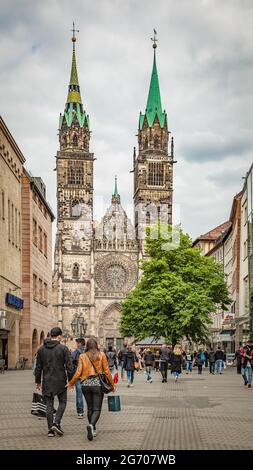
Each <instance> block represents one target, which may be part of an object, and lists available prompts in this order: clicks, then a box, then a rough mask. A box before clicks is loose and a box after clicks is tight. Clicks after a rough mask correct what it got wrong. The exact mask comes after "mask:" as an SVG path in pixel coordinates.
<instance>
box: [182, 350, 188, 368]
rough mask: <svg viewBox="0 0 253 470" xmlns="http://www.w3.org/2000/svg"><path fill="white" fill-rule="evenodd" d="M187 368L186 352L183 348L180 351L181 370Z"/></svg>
mask: <svg viewBox="0 0 253 470" xmlns="http://www.w3.org/2000/svg"><path fill="white" fill-rule="evenodd" d="M186 368H187V354H186V352H185V351H184V350H183V351H182V369H183V370H186Z"/></svg>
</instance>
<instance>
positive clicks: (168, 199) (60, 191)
mask: <svg viewBox="0 0 253 470" xmlns="http://www.w3.org/2000/svg"><path fill="white" fill-rule="evenodd" d="M72 46H73V50H72V66H71V74H70V82H69V87H68V95H67V101H66V105H65V109H64V112H63V113H62V114H60V119H59V143H60V149H59V151H58V152H57V156H56V170H57V235H56V245H55V270H54V275H53V308H54V310H55V314H56V316H57V319H58V324H59V326H60V327H61V328H62V329H63V333H64V335H65V338H66V339H67V340H68V339H69V340H71V338H74V337H77V336H80V335H85V336H86V337H89V336H95V337H97V338H98V339H99V343H100V346H101V347H106V346H107V345H108V343H110V344H114V347H115V348H117V349H118V348H120V347H121V345H122V342H123V339H122V338H121V335H120V332H119V318H120V314H119V311H120V302H121V300H122V299H123V298H124V297H125V295H126V294H127V292H128V291H129V290H131V289H132V288H133V287H134V286H135V284H136V283H137V280H138V275H139V274H138V260H139V258H140V257H142V256H143V254H142V251H143V240H142V239H141V237H142V236H143V232H144V229H143V220H145V222H148V223H149V221H150V219H151V217H152V214H153V213H154V211H155V213H156V214H157V215H158V217H159V214H160V210H161V207H163V208H164V207H166V211H167V219H168V223H171V221H172V193H173V156H174V155H173V153H174V148H173V147H174V146H173V138H172V139H171V140H170V139H169V132H168V122H167V114H166V112H165V111H164V110H163V109H162V104H161V96H160V89H159V80H158V73H157V66H156V47H157V39H156V34H155V35H154V38H153V48H154V56H153V69H152V75H151V81H150V87H149V93H148V99H147V105H146V109H145V113H143V114H142V113H140V116H139V128H138V151H137V152H136V149H135V148H134V154H133V175H134V195H133V200H134V208H135V211H134V210H133V212H135V214H134V225H132V223H131V221H130V220H129V219H128V217H127V214H126V212H125V211H124V209H123V208H122V206H121V200H120V195H119V191H118V185H117V179H115V187H114V192H113V195H112V200H111V205H110V207H108V209H107V211H106V213H105V215H104V217H103V218H102V220H101V222H100V223H99V224H96V223H95V222H94V220H93V188H94V186H93V184H94V183H93V179H94V178H93V175H94V160H95V158H94V154H93V153H91V152H90V135H91V131H90V122H89V116H88V114H87V113H86V111H85V109H84V106H83V102H82V97H81V92H80V85H79V80H78V73H77V63H76V37H75V29H74V28H73V37H72ZM108 163H109V162H108ZM130 165H131V163H130V162H129V166H130ZM141 214H142V215H141ZM143 217H144V219H143ZM140 221H142V222H140ZM141 226H142V229H140V227H141Z"/></svg>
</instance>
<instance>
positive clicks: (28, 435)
mask: <svg viewBox="0 0 253 470" xmlns="http://www.w3.org/2000/svg"><path fill="white" fill-rule="evenodd" d="M33 382H34V377H33V375H32V372H31V371H30V370H25V371H7V372H5V373H4V374H0V422H1V427H0V449H37V450H38V449H59V450H60V449H82V450H92V449H93V450H99V449H101V450H104V449H108V450H111V449H119V450H124V449H125V450H126V449H131V450H138V449H139V450H154V449H160V450H171V449H172V450H173V449H174V450H175V449H226V450H227V449H253V436H252V429H253V392H252V389H247V388H244V387H243V385H242V380H241V377H240V376H238V375H237V374H236V368H232V369H231V368H227V369H226V371H224V374H223V375H210V374H209V371H208V370H207V369H205V370H204V371H203V374H202V375H201V376H199V375H197V371H196V370H195V369H194V370H193V372H192V374H191V375H186V373H185V372H183V374H181V376H180V378H179V381H178V383H174V381H173V379H172V377H171V375H170V374H169V380H168V383H161V376H160V373H159V372H153V382H152V383H147V382H146V381H145V374H144V373H143V372H142V371H139V372H138V373H136V374H135V381H134V387H132V388H128V387H127V385H126V382H120V383H119V385H118V387H117V392H116V393H117V394H119V395H120V397H121V411H120V412H117V413H116V412H114V413H113V412H108V406H107V397H105V399H104V404H103V409H102V414H101V418H100V420H99V423H98V429H97V431H98V433H97V437H96V438H95V439H94V440H93V441H92V442H89V441H88V440H87V437H86V425H87V420H86V417H85V418H84V419H77V415H76V409H75V391H73V392H68V405H67V409H66V412H65V414H64V417H63V420H62V428H63V430H64V433H65V434H64V436H63V437H54V438H48V436H47V426H46V420H45V419H38V418H37V417H35V416H32V415H31V401H32V393H33V391H34V386H33ZM245 436H247V440H246V439H245Z"/></svg>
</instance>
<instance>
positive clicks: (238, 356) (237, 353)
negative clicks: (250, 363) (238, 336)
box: [233, 342, 242, 375]
mask: <svg viewBox="0 0 253 470" xmlns="http://www.w3.org/2000/svg"><path fill="white" fill-rule="evenodd" d="M241 349H242V343H241V342H240V343H239V349H237V350H236V351H235V357H234V360H233V363H234V362H235V361H236V370H237V374H240V375H241V369H242V356H241Z"/></svg>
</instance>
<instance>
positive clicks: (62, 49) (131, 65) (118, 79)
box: [0, 0, 253, 237]
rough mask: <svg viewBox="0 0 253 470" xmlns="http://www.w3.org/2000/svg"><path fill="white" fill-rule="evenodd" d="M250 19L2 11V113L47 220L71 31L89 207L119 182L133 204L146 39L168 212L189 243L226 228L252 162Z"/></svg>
mask: <svg viewBox="0 0 253 470" xmlns="http://www.w3.org/2000/svg"><path fill="white" fill-rule="evenodd" d="M251 13H252V2H251V1H249V2H248V1H240V2H239V1H227V0H224V1H223V2H220V1H218V0H212V1H207V0H195V1H193V0H192V1H191V0H181V1H180V2H175V1H173V0H159V2H156V3H155V2H153V0H145V2H144V1H139V2H136V1H134V0H128V1H127V2H123V1H120V0H96V2H90V1H88V0H75V1H73V0H72V1H71V0H54V1H52V0H44V1H43V2H34V1H33V0H26V1H25V2H20V1H19V0H12V2H8V1H7V0H6V1H3V0H2V1H1V18H0V51H1V64H0V84H1V86H0V112H1V114H2V116H3V118H4V120H5V121H6V124H7V126H8V127H9V128H10V131H11V132H12V133H13V136H14V138H15V140H16V141H17V143H18V145H19V146H20V148H21V149H22V151H23V153H24V154H25V156H26V164H27V167H28V168H29V169H30V170H31V172H32V173H33V174H34V175H35V176H36V175H40V176H42V177H43V179H44V181H45V183H46V185H47V194H48V199H49V202H50V204H51V206H52V207H53V209H54V211H55V212H56V197H55V194H56V187H55V184H56V182H55V172H54V171H53V169H54V168H55V158H54V157H55V155H56V152H57V149H58V137H57V132H58V131H57V128H58V118H59V113H60V112H62V111H63V108H64V104H65V100H66V96H67V84H68V80H69V75H70V63H71V47H72V44H71V40H70V38H71V33H70V29H71V26H72V21H73V20H75V21H76V26H77V29H79V30H80V33H78V35H77V45H76V49H77V65H78V73H79V82H80V85H81V93H82V98H83V103H84V107H85V109H86V111H87V112H88V113H89V115H90V122H91V130H92V136H91V150H92V151H93V152H94V154H95V156H96V157H97V160H96V161H95V165H94V168H95V176H94V186H95V192H96V195H97V196H98V197H100V196H101V197H103V198H104V199H105V201H106V203H107V204H109V203H110V197H111V194H112V188H113V182H114V175H115V174H117V175H118V178H119V189H120V193H121V200H122V204H123V205H124V206H126V205H127V204H129V203H130V202H131V201H132V195H133V175H132V173H129V171H130V170H131V169H132V151H133V146H137V138H136V133H137V127H138V117H139V112H140V110H142V111H143V110H144V109H145V106H146V99H147V94H148V87H149V80H150V75H151V68H152V54H153V50H152V48H151V41H150V37H151V35H152V31H153V27H155V28H156V30H157V31H158V40H159V42H158V49H157V64H158V73H159V79H160V88H161V95H162V104H163V107H164V108H165V109H166V111H167V113H168V120H169V126H170V130H171V131H172V133H173V135H174V137H175V152H176V155H175V158H176V160H177V161H178V163H177V165H175V179H174V190H175V192H174V201H175V202H178V203H180V205H181V214H182V222H183V226H184V228H185V230H186V231H188V232H189V233H190V234H191V235H192V236H193V237H195V236H197V235H198V234H199V233H204V232H205V231H207V230H209V229H210V228H212V227H213V226H216V225H218V224H219V223H221V222H223V221H224V220H225V219H227V217H228V214H229V211H230V206H231V203H232V198H233V196H234V194H235V193H237V192H238V191H239V190H240V189H241V176H243V174H245V173H246V171H247V169H248V168H249V166H250V165H251V163H252V155H253V152H252V149H253V143H252V137H251V134H252V124H253V123H252V109H253V93H252V83H253V67H252V65H253V60H252V42H253V30H252V25H251V22H252V15H251ZM73 16H76V18H75V17H74V18H73ZM227 169H229V172H228V173H227V176H228V179H229V181H227V182H226V179H225V174H226V172H227ZM232 169H234V171H232ZM236 171H237V172H238V180H236V176H235V175H236ZM223 182H224V186H223Z"/></svg>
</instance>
